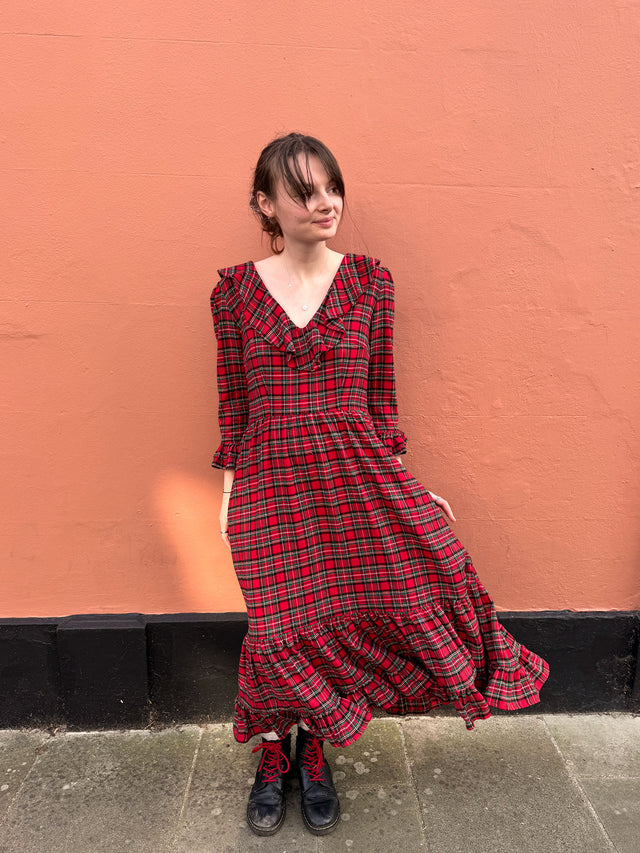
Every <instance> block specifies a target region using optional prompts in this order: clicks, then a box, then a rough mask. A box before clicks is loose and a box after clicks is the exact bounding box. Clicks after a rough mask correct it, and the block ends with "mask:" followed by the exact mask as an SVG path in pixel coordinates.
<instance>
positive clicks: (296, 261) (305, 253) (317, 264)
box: [280, 243, 335, 279]
mask: <svg viewBox="0 0 640 853" xmlns="http://www.w3.org/2000/svg"><path fill="white" fill-rule="evenodd" d="M334 254H335V253H334V252H332V251H331V249H329V248H327V244H326V243H314V244H313V245H311V246H309V245H306V244H302V245H298V244H293V245H291V244H290V245H287V246H285V248H284V251H283V252H282V254H281V255H280V257H281V258H282V260H283V261H284V263H285V264H286V266H287V268H288V269H289V270H290V271H291V272H292V273H295V274H296V275H297V277H298V278H300V279H304V278H306V277H312V276H314V275H318V274H320V273H322V272H324V271H325V270H326V268H327V266H328V265H329V260H330V258H331V256H332V255H334Z"/></svg>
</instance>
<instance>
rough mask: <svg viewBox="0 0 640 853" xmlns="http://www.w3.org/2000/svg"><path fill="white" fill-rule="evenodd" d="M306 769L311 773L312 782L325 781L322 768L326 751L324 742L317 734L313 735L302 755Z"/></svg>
mask: <svg viewBox="0 0 640 853" xmlns="http://www.w3.org/2000/svg"><path fill="white" fill-rule="evenodd" d="M302 763H303V765H304V769H305V770H306V771H307V772H308V773H309V776H310V777H311V781H312V782H323V781H324V776H323V774H322V770H323V767H324V752H323V751H322V743H321V742H320V741H319V740H318V738H317V737H316V736H315V735H311V737H310V738H309V740H308V742H307V748H306V749H305V751H304V753H303V755H302Z"/></svg>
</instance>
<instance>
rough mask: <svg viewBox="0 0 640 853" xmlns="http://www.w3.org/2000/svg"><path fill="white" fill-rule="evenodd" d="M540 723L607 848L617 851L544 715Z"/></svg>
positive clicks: (615, 852) (616, 852)
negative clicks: (607, 845)
mask: <svg viewBox="0 0 640 853" xmlns="http://www.w3.org/2000/svg"><path fill="white" fill-rule="evenodd" d="M542 724H543V726H544V727H545V730H546V732H547V735H548V736H549V739H550V740H551V743H552V744H553V746H554V748H555V750H556V752H557V753H558V755H559V756H560V759H561V761H562V764H563V765H564V769H565V770H566V772H567V776H568V777H569V780H570V781H571V783H572V784H573V786H574V788H575V789H576V790H577V791H578V794H579V796H580V799H581V800H582V801H583V803H584V804H585V805H586V807H587V809H588V811H589V813H590V814H591V817H592V818H593V819H594V821H595V823H596V826H598V827H599V829H600V832H601V833H602V835H603V836H604V839H605V841H606V842H607V843H608V844H609V849H610V850H611V851H614V853H618V848H617V847H616V845H615V844H614V843H613V841H612V840H611V837H610V836H609V833H608V832H607V830H606V829H605V826H604V824H603V823H602V821H601V820H600V815H599V814H598V812H597V811H596V810H595V808H594V806H593V804H592V803H591V800H590V799H589V797H588V796H587V793H586V791H585V790H584V788H583V787H582V785H581V784H580V780H579V779H578V777H577V776H576V774H575V773H574V772H573V771H572V770H571V768H570V766H569V764H568V763H567V759H566V758H565V757H564V755H563V753H562V750H561V749H560V746H559V744H558V742H557V740H556V739H555V737H554V736H553V733H552V731H551V729H550V728H549V725H548V723H547V721H546V719H545V717H544V715H543V716H542Z"/></svg>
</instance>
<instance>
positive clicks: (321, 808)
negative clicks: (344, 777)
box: [296, 726, 340, 835]
mask: <svg viewBox="0 0 640 853" xmlns="http://www.w3.org/2000/svg"><path fill="white" fill-rule="evenodd" d="M322 744H323V741H322V740H320V738H318V737H316V736H315V735H314V734H312V733H311V732H308V731H306V730H305V729H303V728H302V727H301V726H298V736H297V739H296V763H297V765H298V775H299V777H300V795H301V806H302V819H303V820H304V822H305V824H306V826H307V829H308V830H309V831H310V832H313V834H314V835H326V834H327V833H329V832H331V831H332V830H333V829H335V828H336V826H337V824H338V820H339V819H340V801H339V800H338V795H337V794H336V789H335V788H334V787H333V777H332V775H331V768H330V767H329V765H328V764H327V760H326V758H325V757H324V752H323V750H322Z"/></svg>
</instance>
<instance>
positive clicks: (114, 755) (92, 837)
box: [0, 726, 199, 853]
mask: <svg viewBox="0 0 640 853" xmlns="http://www.w3.org/2000/svg"><path fill="white" fill-rule="evenodd" d="M198 737H199V732H198V729H197V728H196V727H195V726H194V727H191V729H190V730H189V731H182V730H166V731H162V732H157V733H153V734H152V733H151V732H148V731H132V732H108V733H105V732H93V733H75V732H74V733H70V734H65V735H63V736H56V737H51V738H49V739H48V740H47V741H46V742H45V744H44V746H45V747H46V749H45V750H43V751H42V752H41V754H39V755H38V756H37V760H36V761H35V762H34V764H33V767H32V769H31V772H30V773H29V774H28V776H27V777H26V778H25V780H24V782H23V784H22V787H21V789H20V791H19V793H18V795H17V797H16V799H15V800H14V802H13V803H12V806H11V808H10V809H9V812H8V814H7V816H6V819H5V822H4V825H3V827H2V834H0V850H2V851H3V853H4V851H6V853H45V851H46V853H94V851H101V853H103V852H104V853H111V851H113V853H116V851H117V853H123V851H125V850H126V851H131V853H147V851H154V853H159V851H163V850H165V849H167V838H168V837H170V835H171V832H172V830H173V828H174V826H175V824H176V821H177V819H178V816H179V814H180V808H181V804H182V801H183V796H184V790H185V786H186V784H187V780H188V778H189V773H190V769H191V765H192V760H193V753H194V748H195V743H196V740H197V738H198Z"/></svg>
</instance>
